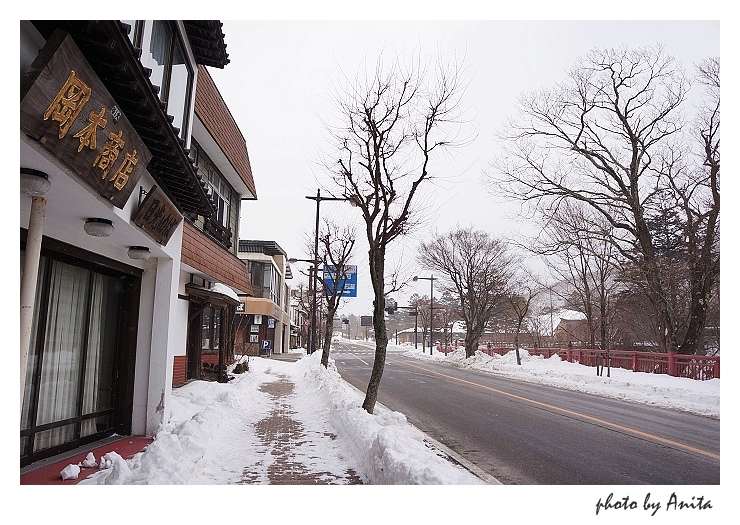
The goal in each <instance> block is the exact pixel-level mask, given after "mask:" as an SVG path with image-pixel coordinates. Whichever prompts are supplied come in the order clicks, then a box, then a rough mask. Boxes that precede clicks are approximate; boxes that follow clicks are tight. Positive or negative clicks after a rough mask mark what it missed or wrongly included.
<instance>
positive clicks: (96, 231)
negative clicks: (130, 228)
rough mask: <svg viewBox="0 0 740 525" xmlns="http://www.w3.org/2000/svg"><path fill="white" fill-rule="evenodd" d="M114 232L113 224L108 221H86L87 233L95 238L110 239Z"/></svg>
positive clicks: (92, 219) (94, 219)
mask: <svg viewBox="0 0 740 525" xmlns="http://www.w3.org/2000/svg"><path fill="white" fill-rule="evenodd" d="M113 230H114V228H113V222H112V221H109V220H108V219H98V218H91V219H87V220H86V221H85V233H87V234H88V235H92V236H93V237H108V236H109V235H110V234H111V233H113Z"/></svg>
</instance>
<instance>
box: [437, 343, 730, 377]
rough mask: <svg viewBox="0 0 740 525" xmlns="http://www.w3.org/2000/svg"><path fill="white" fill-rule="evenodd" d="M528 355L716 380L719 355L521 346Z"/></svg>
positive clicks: (496, 350) (490, 350) (494, 350)
mask: <svg viewBox="0 0 740 525" xmlns="http://www.w3.org/2000/svg"><path fill="white" fill-rule="evenodd" d="M457 348H458V345H449V346H444V347H443V346H442V345H438V346H437V351H438V352H442V353H444V354H445V355H447V353H449V352H452V351H454V350H455V349H457ZM478 350H480V351H481V352H484V353H486V354H488V355H493V354H498V355H504V354H506V353H507V352H512V351H514V348H513V347H510V346H509V347H502V346H496V347H494V346H488V345H485V344H484V345H481V346H479V347H478ZM522 350H526V351H527V352H528V353H529V354H530V355H541V356H544V357H545V358H549V357H552V356H553V355H554V354H558V355H559V356H560V358H561V359H564V360H566V361H568V362H569V363H580V364H582V365H585V366H593V367H597V373H598V367H603V366H610V367H611V368H624V369H626V370H631V371H633V372H646V373H651V374H668V375H670V376H674V377H686V378H689V379H697V380H699V381H706V380H708V379H719V356H703V355H687V354H679V353H678V352H667V353H663V352H638V351H627V350H611V351H609V352H607V351H606V350H594V349H591V348H522Z"/></svg>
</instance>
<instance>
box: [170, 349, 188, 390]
mask: <svg viewBox="0 0 740 525" xmlns="http://www.w3.org/2000/svg"><path fill="white" fill-rule="evenodd" d="M187 371H188V356H186V355H176V356H175V361H174V363H173V364H172V386H180V385H183V384H185V381H187Z"/></svg>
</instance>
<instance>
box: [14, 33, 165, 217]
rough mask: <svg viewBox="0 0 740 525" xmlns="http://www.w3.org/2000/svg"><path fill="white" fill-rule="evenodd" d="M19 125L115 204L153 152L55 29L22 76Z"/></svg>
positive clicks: (125, 195)
mask: <svg viewBox="0 0 740 525" xmlns="http://www.w3.org/2000/svg"><path fill="white" fill-rule="evenodd" d="M20 127H21V130H22V131H23V132H24V133H26V134H27V135H28V136H29V137H31V138H33V139H35V140H37V141H38V142H39V143H40V144H42V145H43V147H44V148H46V149H47V150H48V151H49V152H50V153H52V154H53V155H54V156H55V157H56V158H58V159H59V160H61V161H62V162H63V163H64V164H65V165H66V166H67V167H69V169H70V170H72V171H73V172H74V173H75V174H76V175H77V176H79V177H80V178H81V179H82V180H83V181H85V182H86V183H87V184H89V185H90V186H91V187H92V188H93V189H95V191H96V192H97V193H99V194H100V195H102V196H103V197H105V198H106V199H108V200H109V201H111V203H112V204H113V205H114V206H115V207H117V208H123V207H124V206H125V204H126V202H127V201H128V199H129V197H130V196H131V192H133V190H134V188H136V185H137V183H138V181H139V179H140V178H141V176H142V174H143V173H144V170H145V169H146V167H147V165H148V164H149V160H150V159H151V157H152V155H151V153H150V152H149V149H148V148H147V147H146V146H145V145H144V143H143V141H142V140H141V138H140V137H139V135H138V133H137V132H136V130H135V129H134V127H133V126H132V125H131V123H130V122H129V121H128V119H127V118H126V115H124V114H123V112H122V111H121V109H120V108H119V107H118V105H117V104H116V101H115V100H114V99H113V97H112V96H111V94H110V93H109V92H108V90H107V89H106V88H105V86H104V85H103V83H102V81H101V80H100V79H99V78H98V76H97V74H96V73H95V71H94V70H93V69H92V67H91V66H90V64H89V63H88V62H87V60H86V59H85V56H84V55H83V54H82V52H81V51H80V50H79V48H78V47H77V45H76V44H75V43H74V41H73V40H72V37H70V36H69V35H68V34H67V33H65V32H64V31H60V30H57V31H55V32H54V34H53V35H52V36H51V37H50V38H49V40H48V41H47V43H46V45H45V46H44V48H43V49H42V50H41V52H40V53H39V55H38V57H36V60H34V62H33V64H32V65H31V68H30V69H29V70H28V72H26V73H25V74H24V75H23V76H22V77H21V125H20Z"/></svg>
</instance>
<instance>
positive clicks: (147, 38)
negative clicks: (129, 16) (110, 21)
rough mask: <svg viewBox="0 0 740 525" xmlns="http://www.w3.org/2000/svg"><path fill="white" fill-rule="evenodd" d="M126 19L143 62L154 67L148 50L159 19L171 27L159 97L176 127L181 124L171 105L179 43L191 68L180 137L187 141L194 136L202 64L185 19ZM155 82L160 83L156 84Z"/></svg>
mask: <svg viewBox="0 0 740 525" xmlns="http://www.w3.org/2000/svg"><path fill="white" fill-rule="evenodd" d="M122 22H124V23H126V24H129V25H131V26H132V31H131V32H130V33H129V39H130V40H131V42H132V44H133V45H134V47H137V48H139V49H141V50H142V54H141V58H140V59H139V60H140V61H141V63H142V65H143V66H144V67H146V68H149V69H152V68H151V64H150V57H149V55H148V51H146V50H147V49H148V47H149V44H150V43H151V41H152V34H153V31H154V25H155V22H158V23H163V24H165V25H166V27H167V28H168V29H169V34H168V40H169V42H168V46H167V50H166V58H165V62H164V71H163V74H162V85H161V86H158V87H159V94H158V97H159V99H160V100H161V101H162V102H163V103H164V105H165V112H166V113H167V114H168V115H170V116H172V117H173V119H174V120H173V126H174V127H176V128H178V126H177V120H178V119H177V116H176V115H175V114H174V113H175V112H174V111H172V108H170V100H171V98H172V97H171V95H172V93H171V89H172V71H173V56H174V50H175V45H177V44H179V46H180V50H181V54H182V57H183V59H184V62H183V65H184V66H185V68H186V69H187V72H188V75H187V81H186V84H187V86H186V88H185V92H184V93H183V96H182V98H183V107H182V108H181V111H182V113H181V114H180V118H181V119H182V122H181V124H180V126H179V137H180V138H182V139H183V140H185V141H186V142H187V141H188V140H189V138H190V133H191V126H192V121H193V118H192V116H193V110H194V104H195V101H194V98H195V83H196V79H197V71H198V65H197V63H196V62H195V57H194V56H193V52H192V49H191V48H190V42H189V40H188V38H187V34H186V33H185V28H184V26H183V25H182V22H181V21H179V20H176V21H173V20H146V21H143V20H122ZM152 84H153V85H156V84H154V83H152Z"/></svg>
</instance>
